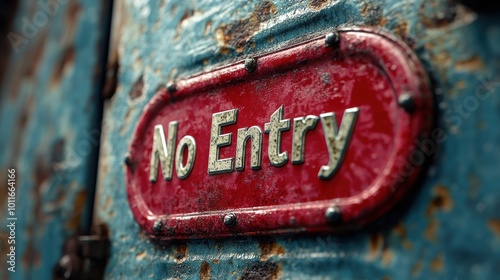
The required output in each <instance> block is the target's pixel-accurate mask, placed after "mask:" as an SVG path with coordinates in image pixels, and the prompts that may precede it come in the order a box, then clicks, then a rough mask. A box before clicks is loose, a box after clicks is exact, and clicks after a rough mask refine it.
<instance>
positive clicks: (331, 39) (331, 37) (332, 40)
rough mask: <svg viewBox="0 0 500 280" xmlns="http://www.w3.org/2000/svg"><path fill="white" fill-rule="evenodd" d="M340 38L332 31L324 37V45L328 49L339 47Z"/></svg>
mask: <svg viewBox="0 0 500 280" xmlns="http://www.w3.org/2000/svg"><path fill="white" fill-rule="evenodd" d="M339 42H340V36H339V33H338V32H336V31H334V32H331V33H328V34H326V35H325V43H326V45H327V46H328V47H336V46H338V45H339Z"/></svg>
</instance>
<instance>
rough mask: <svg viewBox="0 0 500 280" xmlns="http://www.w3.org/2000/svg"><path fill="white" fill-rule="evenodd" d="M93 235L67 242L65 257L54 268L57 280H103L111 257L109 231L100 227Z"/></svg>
mask: <svg viewBox="0 0 500 280" xmlns="http://www.w3.org/2000/svg"><path fill="white" fill-rule="evenodd" d="M93 233H94V234H92V235H76V236H73V237H71V238H69V239H68V240H66V242H65V244H64V248H63V256H62V257H61V259H60V260H59V262H58V263H57V264H56V265H55V267H54V272H53V278H54V279H55V280H63V279H64V280H87V279H103V276H104V270H105V268H106V264H107V262H108V258H109V255H110V252H109V251H110V242H109V238H108V230H107V228H106V227H105V226H98V227H96V228H95V230H93Z"/></svg>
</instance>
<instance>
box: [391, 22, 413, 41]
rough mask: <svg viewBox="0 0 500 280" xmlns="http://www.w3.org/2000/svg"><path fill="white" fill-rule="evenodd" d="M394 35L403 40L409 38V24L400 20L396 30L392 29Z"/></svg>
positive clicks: (395, 27)
mask: <svg viewBox="0 0 500 280" xmlns="http://www.w3.org/2000/svg"><path fill="white" fill-rule="evenodd" d="M392 30H393V31H394V33H396V34H398V35H399V36H400V37H402V38H406V37H408V33H409V32H410V27H409V26H408V22H406V21H404V20H402V19H400V20H398V23H397V24H396V26H394V28H393V29H392Z"/></svg>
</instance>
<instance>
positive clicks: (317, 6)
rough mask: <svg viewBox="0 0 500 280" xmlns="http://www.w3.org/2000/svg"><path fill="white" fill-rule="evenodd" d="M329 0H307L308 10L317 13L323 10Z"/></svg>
mask: <svg viewBox="0 0 500 280" xmlns="http://www.w3.org/2000/svg"><path fill="white" fill-rule="evenodd" d="M330 2H331V0H309V8H311V9H313V10H315V11H319V10H321V9H323V8H324V7H325V6H326V5H328V3H330Z"/></svg>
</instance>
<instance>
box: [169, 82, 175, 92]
mask: <svg viewBox="0 0 500 280" xmlns="http://www.w3.org/2000/svg"><path fill="white" fill-rule="evenodd" d="M176 89H177V88H176V86H175V83H174V82H168V83H167V91H168V92H170V93H172V92H174V91H175V90H176Z"/></svg>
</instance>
